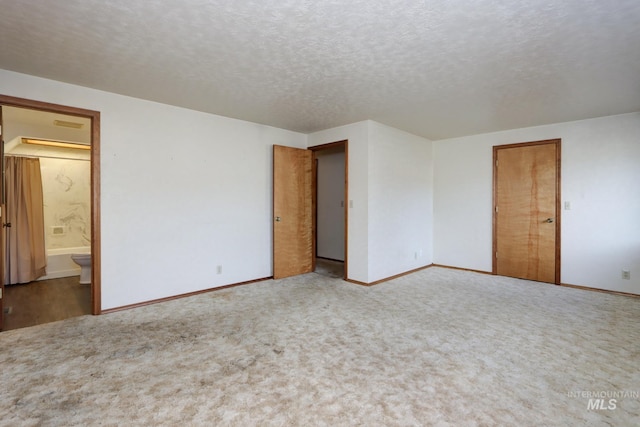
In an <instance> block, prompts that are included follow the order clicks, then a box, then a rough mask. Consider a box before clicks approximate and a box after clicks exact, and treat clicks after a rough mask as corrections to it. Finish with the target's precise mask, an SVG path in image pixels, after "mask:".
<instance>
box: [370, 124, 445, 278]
mask: <svg viewBox="0 0 640 427" xmlns="http://www.w3.org/2000/svg"><path fill="white" fill-rule="evenodd" d="M368 181H369V281H370V282H374V281H376V280H380V279H384V278H387V277H390V276H393V275H396V274H400V273H404V272H406V271H409V270H413V269H415V268H419V267H423V266H426V265H429V264H431V263H432V259H433V245H432V242H433V237H432V227H433V206H432V200H433V161H432V143H431V141H429V140H427V139H425V138H421V137H418V136H415V135H412V134H410V133H407V132H403V131H400V130H398V129H395V128H392V127H389V126H385V125H383V124H380V123H377V122H373V121H369V180H368Z"/></svg>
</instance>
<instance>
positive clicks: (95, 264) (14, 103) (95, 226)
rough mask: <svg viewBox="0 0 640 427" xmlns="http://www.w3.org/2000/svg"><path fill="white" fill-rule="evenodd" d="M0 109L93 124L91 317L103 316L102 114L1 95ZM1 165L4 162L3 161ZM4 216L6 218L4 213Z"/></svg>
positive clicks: (1, 254)
mask: <svg viewBox="0 0 640 427" xmlns="http://www.w3.org/2000/svg"><path fill="white" fill-rule="evenodd" d="M0 105H1V106H7V107H19V108H28V109H31V110H39V111H47V112H50V113H59V114H67V115H70V116H78V117H84V118H88V119H89V120H90V122H91V314H94V315H96V314H100V313H101V312H102V303H101V295H102V292H101V289H102V284H101V256H100V248H101V245H100V112H99V111H93V110H87V109H84V108H76V107H70V106H66V105H60V104H52V103H49V102H42V101H35V100H31V99H24V98H16V97H13V96H7V95H2V94H0ZM2 161H4V157H3V160H2ZM2 214H4V212H3V213H2ZM0 256H4V247H2V248H0ZM3 264H4V263H3ZM0 280H2V281H4V276H3V277H1V278H0ZM3 296H4V295H3Z"/></svg>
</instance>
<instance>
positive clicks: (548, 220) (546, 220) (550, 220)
mask: <svg viewBox="0 0 640 427" xmlns="http://www.w3.org/2000/svg"><path fill="white" fill-rule="evenodd" d="M544 222H549V223H551V222H553V218H547V219H545V220H544Z"/></svg>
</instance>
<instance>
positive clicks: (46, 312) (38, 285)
mask: <svg viewBox="0 0 640 427" xmlns="http://www.w3.org/2000/svg"><path fill="white" fill-rule="evenodd" d="M78 279H79V278H78V276H72V277H64V278H61V279H51V280H41V281H39V282H31V283H26V284H22V285H5V287H4V312H5V314H4V325H3V330H5V331H8V330H11V329H18V328H25V327H27V326H34V325H40V324H42V323H49V322H55V321H56V320H63V319H68V318H70V317H76V316H82V315H84V314H91V285H81V284H79V283H78Z"/></svg>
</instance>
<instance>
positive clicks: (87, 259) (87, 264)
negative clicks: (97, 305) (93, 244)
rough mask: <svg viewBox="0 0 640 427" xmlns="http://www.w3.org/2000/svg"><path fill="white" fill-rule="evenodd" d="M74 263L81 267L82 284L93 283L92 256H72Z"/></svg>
mask: <svg viewBox="0 0 640 427" xmlns="http://www.w3.org/2000/svg"><path fill="white" fill-rule="evenodd" d="M71 259H72V260H73V262H75V263H76V264H78V265H79V266H80V284H81V285H88V284H90V283H91V254H71Z"/></svg>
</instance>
